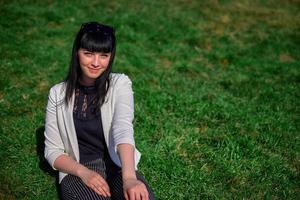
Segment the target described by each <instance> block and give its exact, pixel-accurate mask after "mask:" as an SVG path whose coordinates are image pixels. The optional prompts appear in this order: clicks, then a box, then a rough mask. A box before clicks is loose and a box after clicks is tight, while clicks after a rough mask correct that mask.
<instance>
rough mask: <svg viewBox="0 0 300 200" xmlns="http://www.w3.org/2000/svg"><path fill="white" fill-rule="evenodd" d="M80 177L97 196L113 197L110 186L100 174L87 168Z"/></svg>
mask: <svg viewBox="0 0 300 200" xmlns="http://www.w3.org/2000/svg"><path fill="white" fill-rule="evenodd" d="M79 177H80V178H81V180H82V181H83V182H84V183H85V184H86V185H87V186H88V187H90V188H91V189H92V190H93V191H95V192H96V193H97V194H99V195H102V196H104V197H110V196H111V194H110V190H109V186H108V184H107V182H106V181H105V180H104V178H103V177H102V176H101V175H100V174H98V173H96V172H94V171H92V170H90V169H88V168H85V169H84V170H83V171H81V172H80V175H79Z"/></svg>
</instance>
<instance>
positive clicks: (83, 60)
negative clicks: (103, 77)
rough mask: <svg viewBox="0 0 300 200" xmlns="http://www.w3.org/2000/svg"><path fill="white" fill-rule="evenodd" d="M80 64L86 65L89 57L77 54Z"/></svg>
mask: <svg viewBox="0 0 300 200" xmlns="http://www.w3.org/2000/svg"><path fill="white" fill-rule="evenodd" d="M78 59H79V63H80V65H87V64H88V63H89V59H88V58H86V57H85V56H83V55H79V56H78Z"/></svg>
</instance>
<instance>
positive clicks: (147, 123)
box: [0, 0, 300, 200]
mask: <svg viewBox="0 0 300 200" xmlns="http://www.w3.org/2000/svg"><path fill="white" fill-rule="evenodd" d="M89 2H90V3H82V2H81V1H22V3H20V2H18V1H14V0H12V1H0V13H1V14H0V15H1V18H0V44H1V46H0V77H1V78H0V110H1V112H0V118H1V121H0V177H1V178H0V199H35V200H37V199H57V198H58V197H57V190H56V185H55V181H56V178H55V176H54V175H55V174H54V175H53V172H51V171H50V172H47V170H42V169H43V167H41V166H40V162H41V160H40V159H41V156H40V155H39V153H40V150H39V147H40V144H41V141H40V138H42V137H41V134H42V132H41V130H42V127H43V125H44V111H45V106H46V101H47V95H48V90H49V88H50V87H51V86H52V85H53V84H55V83H58V82H59V81H61V80H62V79H63V78H64V77H65V74H66V72H67V68H68V64H69V59H70V53H71V47H72V42H73V38H74V35H75V33H76V31H77V30H78V29H79V27H80V24H81V23H83V22H86V21H90V20H96V21H100V22H104V23H108V24H112V25H114V26H115V27H116V29H117V38H118V49H117V57H116V62H115V65H114V71H115V72H121V73H126V74H127V75H129V76H130V78H131V79H132V81H133V87H134V91H135V121H134V125H135V138H136V144H137V147H138V148H139V150H140V151H141V152H142V153H143V157H142V160H141V163H140V171H141V172H142V173H143V174H144V175H145V176H146V178H147V180H148V182H149V183H150V185H151V186H152V188H153V190H154V192H155V194H156V195H157V197H158V199H172V200H173V199H175V200H177V199H179V200H180V199H195V200H196V199H197V200H198V199H300V176H299V172H300V138H299V137H300V134H299V131H300V103H299V102H300V87H299V83H300V21H299V20H298V19H300V12H299V10H300V2H299V1H297V0H294V1H280V0H268V1H262V0H261V1H258V0H254V1H247V0H242V1H238V0H236V1H230V0H220V1H217V0H215V1H198V0H172V1H171V0H167V1H153V0H143V1H138V0H133V1H125V0H118V1H89Z"/></svg>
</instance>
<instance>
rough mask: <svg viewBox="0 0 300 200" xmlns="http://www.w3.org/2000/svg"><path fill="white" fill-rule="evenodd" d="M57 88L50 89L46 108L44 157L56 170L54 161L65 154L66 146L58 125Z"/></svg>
mask: <svg viewBox="0 0 300 200" xmlns="http://www.w3.org/2000/svg"><path fill="white" fill-rule="evenodd" d="M56 92H57V91H55V86H54V87H52V88H51V89H50V92H49V96H48V103H47V107H46V120H45V132H44V135H45V150H44V156H45V158H46V159H47V161H48V162H49V164H50V165H51V166H52V168H53V169H54V170H56V169H55V168H54V166H53V165H54V161H55V160H56V159H57V157H59V156H60V155H62V154H65V153H64V145H63V141H62V139H61V136H60V132H59V128H58V123H57V113H56V112H57V106H58V101H57V95H56Z"/></svg>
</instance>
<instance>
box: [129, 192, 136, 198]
mask: <svg viewBox="0 0 300 200" xmlns="http://www.w3.org/2000/svg"><path fill="white" fill-rule="evenodd" d="M128 196H129V200H136V199H135V193H134V191H132V190H131V191H129V194H128Z"/></svg>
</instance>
